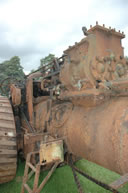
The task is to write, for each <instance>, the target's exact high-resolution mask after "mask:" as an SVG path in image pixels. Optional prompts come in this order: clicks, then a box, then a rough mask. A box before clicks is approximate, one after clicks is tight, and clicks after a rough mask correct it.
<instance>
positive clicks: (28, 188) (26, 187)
mask: <svg viewBox="0 0 128 193" xmlns="http://www.w3.org/2000/svg"><path fill="white" fill-rule="evenodd" d="M24 187H25V189H26V190H27V191H28V192H29V193H32V190H31V188H30V187H29V186H28V184H24Z"/></svg>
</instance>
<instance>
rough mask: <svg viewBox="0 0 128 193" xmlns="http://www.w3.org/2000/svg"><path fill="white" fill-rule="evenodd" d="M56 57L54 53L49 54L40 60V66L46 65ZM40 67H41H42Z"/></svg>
mask: <svg viewBox="0 0 128 193" xmlns="http://www.w3.org/2000/svg"><path fill="white" fill-rule="evenodd" d="M54 58H55V55H54V54H49V55H48V56H46V57H44V58H42V59H41V60H40V67H43V66H46V65H47V64H48V63H50V62H52V60H53V59H54ZM40 67H39V68H40Z"/></svg>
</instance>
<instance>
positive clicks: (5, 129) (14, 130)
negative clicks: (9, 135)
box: [0, 126, 16, 133]
mask: <svg viewBox="0 0 128 193" xmlns="http://www.w3.org/2000/svg"><path fill="white" fill-rule="evenodd" d="M0 131H4V132H11V131H12V132H14V133H16V129H15V128H13V129H10V128H3V127H1V126H0Z"/></svg>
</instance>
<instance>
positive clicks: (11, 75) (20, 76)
mask: <svg viewBox="0 0 128 193" xmlns="http://www.w3.org/2000/svg"><path fill="white" fill-rule="evenodd" d="M24 77H25V74H24V72H23V67H22V66H21V65H20V58H19V57H18V56H14V57H12V58H11V59H10V60H6V61H4V62H2V63H0V84H1V83H3V85H2V88H3V89H2V90H1V89H0V90H1V94H7V93H8V90H7V89H6V87H8V84H9V82H10V81H11V82H12V81H14V80H15V81H16V80H24ZM4 80H8V81H4ZM3 81H4V82H3ZM3 90H6V92H5V93H3Z"/></svg>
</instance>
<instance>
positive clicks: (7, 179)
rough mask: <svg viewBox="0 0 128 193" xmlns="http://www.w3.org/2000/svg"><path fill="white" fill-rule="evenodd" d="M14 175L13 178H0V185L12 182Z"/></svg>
mask: <svg viewBox="0 0 128 193" xmlns="http://www.w3.org/2000/svg"><path fill="white" fill-rule="evenodd" d="M13 178H14V175H13V176H3V177H2V178H0V184H3V183H5V182H9V181H11V180H13Z"/></svg>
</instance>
